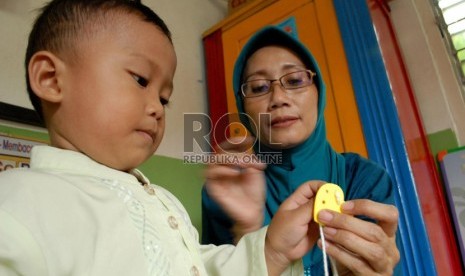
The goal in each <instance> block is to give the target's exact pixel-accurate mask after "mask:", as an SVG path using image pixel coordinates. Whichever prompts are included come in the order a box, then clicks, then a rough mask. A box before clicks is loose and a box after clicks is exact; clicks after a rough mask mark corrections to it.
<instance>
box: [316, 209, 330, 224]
mask: <svg viewBox="0 0 465 276" xmlns="http://www.w3.org/2000/svg"><path fill="white" fill-rule="evenodd" d="M318 219H319V220H321V221H323V222H329V221H331V220H332V219H333V214H331V213H330V212H328V211H325V210H322V211H320V213H318Z"/></svg>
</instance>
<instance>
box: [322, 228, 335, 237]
mask: <svg viewBox="0 0 465 276" xmlns="http://www.w3.org/2000/svg"><path fill="white" fill-rule="evenodd" d="M323 231H324V232H325V234H326V235H328V236H334V235H335V234H336V232H337V230H336V229H335V228H332V227H325V228H324V229H323Z"/></svg>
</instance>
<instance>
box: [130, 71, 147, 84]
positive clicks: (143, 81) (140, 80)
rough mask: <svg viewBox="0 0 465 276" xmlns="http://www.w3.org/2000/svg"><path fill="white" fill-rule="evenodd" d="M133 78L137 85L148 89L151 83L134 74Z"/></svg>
mask: <svg viewBox="0 0 465 276" xmlns="http://www.w3.org/2000/svg"><path fill="white" fill-rule="evenodd" d="M132 77H133V78H134V79H135V80H136V81H137V83H138V84H139V85H140V86H142V87H147V85H148V84H149V81H148V80H147V79H145V78H143V77H141V76H139V75H136V74H132Z"/></svg>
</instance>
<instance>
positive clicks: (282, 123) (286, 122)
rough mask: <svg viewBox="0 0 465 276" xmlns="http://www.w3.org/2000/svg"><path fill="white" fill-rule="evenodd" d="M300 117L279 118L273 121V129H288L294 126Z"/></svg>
mask: <svg viewBox="0 0 465 276" xmlns="http://www.w3.org/2000/svg"><path fill="white" fill-rule="evenodd" d="M298 119H299V117H297V116H279V117H276V118H274V119H273V120H271V123H270V125H271V127H287V126H290V125H292V124H294V123H295V122H296V121H297V120H298Z"/></svg>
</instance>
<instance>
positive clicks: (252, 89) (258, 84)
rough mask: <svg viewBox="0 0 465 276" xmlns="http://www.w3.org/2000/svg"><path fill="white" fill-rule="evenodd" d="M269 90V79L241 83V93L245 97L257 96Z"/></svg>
mask: <svg viewBox="0 0 465 276" xmlns="http://www.w3.org/2000/svg"><path fill="white" fill-rule="evenodd" d="M269 91H270V81H269V80H251V81H248V82H245V83H244V84H242V93H244V96H245V97H257V96H261V95H264V94H266V93H268V92H269Z"/></svg>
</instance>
